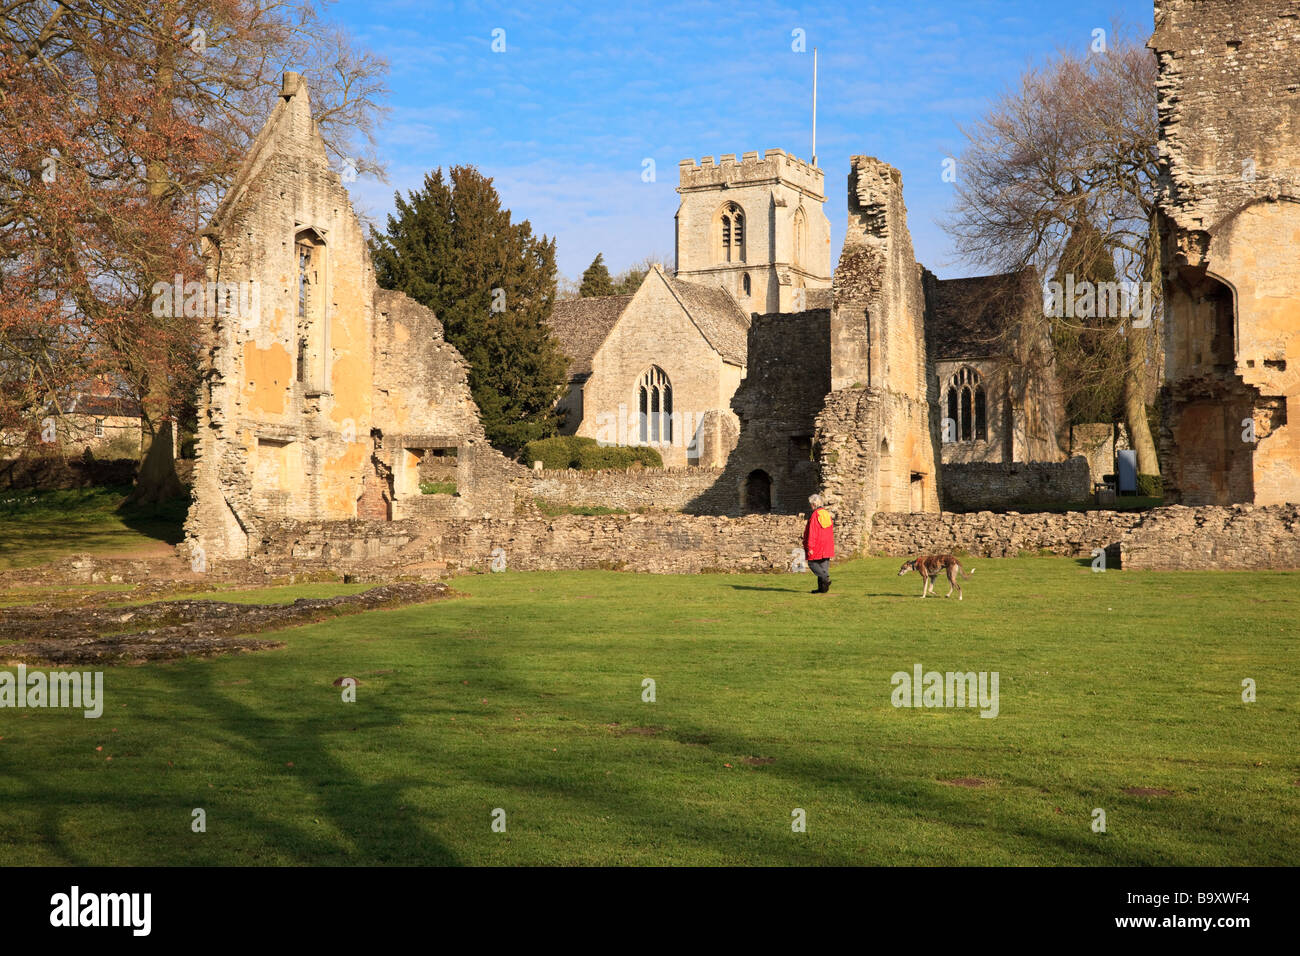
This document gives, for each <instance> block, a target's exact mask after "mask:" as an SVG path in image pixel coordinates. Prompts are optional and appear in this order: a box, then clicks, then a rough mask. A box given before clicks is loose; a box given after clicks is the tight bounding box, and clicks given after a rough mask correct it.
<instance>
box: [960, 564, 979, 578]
mask: <svg viewBox="0 0 1300 956" xmlns="http://www.w3.org/2000/svg"><path fill="white" fill-rule="evenodd" d="M957 570H958V571H960V572H961V576H962V577H963V578H968V577H970V576H971V575H972V574H974V573H975V569H974V568H971V569H970V574H967V573H966V569H965V568H963V567H962V566H961V565H960V564H959V565H957Z"/></svg>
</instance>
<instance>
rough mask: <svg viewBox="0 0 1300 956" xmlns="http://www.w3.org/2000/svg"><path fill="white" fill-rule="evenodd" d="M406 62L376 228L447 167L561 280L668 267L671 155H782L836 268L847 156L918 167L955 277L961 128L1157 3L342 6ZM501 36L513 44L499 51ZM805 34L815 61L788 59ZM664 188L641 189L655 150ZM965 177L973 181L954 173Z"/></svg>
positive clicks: (910, 174) (398, 0)
mask: <svg viewBox="0 0 1300 956" xmlns="http://www.w3.org/2000/svg"><path fill="white" fill-rule="evenodd" d="M327 15H330V16H332V17H333V18H334V19H336V20H338V21H339V22H341V23H343V24H345V25H346V26H347V27H348V28H349V29H350V30H351V31H352V32H353V34H354V35H355V37H356V38H357V40H358V41H359V42H360V43H361V44H363V45H364V46H366V47H369V48H370V49H371V50H373V51H375V52H377V53H379V54H381V55H383V56H385V57H387V58H388V60H389V61H390V63H391V67H392V75H391V77H390V87H391V90H392V95H391V98H390V100H389V105H390V106H391V107H392V112H391V113H390V115H389V116H388V118H387V121H386V122H385V124H384V126H383V127H382V128H381V129H380V130H379V134H378V145H379V154H380V158H381V159H382V160H383V161H384V162H385V163H386V164H387V167H388V176H389V182H388V183H387V184H384V183H380V182H378V181H376V180H373V179H367V178H362V179H359V180H358V181H357V182H355V183H352V184H351V186H350V188H351V191H352V195H353V198H354V201H355V202H356V204H357V205H358V207H359V208H361V209H363V210H365V211H367V212H368V213H370V214H371V215H373V216H376V217H377V218H378V220H379V221H380V222H381V223H382V222H383V221H384V217H386V216H387V214H388V213H389V212H390V211H391V210H392V206H393V202H392V198H393V192H394V190H395V189H397V190H402V191H403V193H405V192H406V191H407V190H409V189H413V188H416V187H417V186H418V185H419V184H420V183H421V181H422V178H423V176H424V173H425V172H426V171H427V170H430V169H433V168H434V167H438V166H441V167H444V168H446V167H448V166H450V165H453V164H458V163H467V164H471V165H474V166H477V167H478V168H479V169H481V170H482V171H483V172H484V173H485V174H486V175H488V176H491V177H492V178H493V179H494V180H495V183H496V186H497V189H498V190H499V192H500V193H501V195H502V197H503V200H504V202H505V205H507V206H508V207H509V208H510V209H511V210H512V212H513V213H514V217H515V219H516V220H518V219H528V220H530V221H531V222H532V225H533V229H534V231H535V232H538V233H546V234H547V235H551V236H555V237H557V240H558V246H557V251H558V259H559V266H560V271H561V273H562V274H564V275H566V276H568V277H570V278H577V277H578V276H580V275H581V273H582V270H583V269H585V268H586V266H587V264H588V263H590V261H591V260H592V258H593V257H594V256H595V255H596V253H597V252H603V253H604V254H605V260H606V262H607V263H608V264H609V266H610V269H611V271H613V272H617V271H619V270H621V269H623V268H625V267H626V266H628V265H629V264H631V263H633V262H635V261H638V260H640V259H641V258H643V257H645V256H647V255H656V256H658V257H660V258H662V259H663V261H664V262H666V263H668V264H671V263H672V258H673V215H674V213H675V212H676V210H677V203H678V196H677V193H676V191H675V189H676V186H677V164H678V162H679V161H680V160H682V159H686V158H688V157H693V158H695V159H696V160H699V159H700V158H701V157H703V156H706V155H712V156H715V157H716V156H719V155H721V154H723V153H735V154H736V155H737V156H739V155H740V154H741V153H743V152H746V151H749V150H758V151H760V152H761V151H764V150H767V149H769V148H772V147H778V148H781V149H784V150H786V151H788V152H791V153H794V154H795V155H797V156H799V157H801V158H804V159H807V158H809V153H810V152H811V149H810V145H811V89H812V49H813V47H814V46H816V47H817V48H818V51H819V80H818V109H817V153H818V162H819V165H820V166H821V167H822V168H823V169H824V170H825V171H826V193H827V201H826V214H827V216H828V217H829V218H830V221H831V235H832V246H833V252H832V256H833V258H832V265H833V264H834V260H835V259H836V258H838V255H839V246H840V243H841V241H842V240H843V237H844V227H845V215H846V213H845V209H846V206H845V202H846V198H845V189H846V178H847V176H848V170H849V157H850V156H851V155H853V154H855V153H866V154H868V155H872V156H877V157H879V158H880V159H883V160H885V161H886V162H888V163H891V164H893V165H894V166H896V167H898V168H899V169H900V170H901V171H902V173H903V186H904V198H905V200H906V202H907V207H908V220H909V225H910V227H911V231H912V238H913V242H914V244H915V247H916V255H917V259H918V260H919V261H920V262H921V263H923V264H924V265H925V266H927V267H928V268H929V269H931V270H932V271H933V272H935V273H936V274H938V275H939V276H941V277H949V276H960V275H971V274H978V273H980V272H981V271H984V270H982V269H981V268H980V267H979V266H978V265H966V264H964V263H962V262H960V261H958V260H956V258H955V256H954V255H953V252H952V248H951V244H950V243H949V241H948V239H947V237H946V235H945V234H944V232H943V230H942V229H941V228H940V226H939V219H940V218H941V217H942V216H943V214H944V213H945V211H946V210H947V208H948V205H949V202H950V200H951V190H952V185H951V184H949V183H945V182H944V181H943V177H942V171H943V160H944V159H945V158H946V157H948V156H957V155H960V152H961V148H962V135H961V132H960V128H959V127H960V126H962V125H966V124H969V123H971V122H972V121H974V120H976V119H977V118H979V116H980V115H981V114H982V113H983V111H984V110H985V108H986V106H987V104H988V103H989V101H990V99H991V98H992V97H996V96H997V95H998V94H999V93H1000V92H1001V91H1003V90H1004V89H1005V88H1007V87H1008V86H1013V85H1014V84H1015V83H1016V82H1017V80H1018V78H1019V76H1020V74H1021V72H1022V71H1023V70H1024V68H1025V67H1026V66H1027V65H1028V64H1030V63H1031V62H1041V61H1042V60H1043V59H1044V58H1046V57H1047V56H1049V55H1050V54H1051V53H1052V52H1053V51H1055V50H1057V49H1058V48H1061V47H1071V48H1074V49H1076V50H1079V51H1080V52H1083V51H1086V49H1087V48H1088V46H1089V44H1090V43H1091V42H1092V39H1093V31H1094V30H1095V29H1104V30H1106V31H1107V36H1108V37H1109V36H1110V35H1111V34H1112V26H1113V24H1114V23H1115V22H1119V23H1121V24H1126V25H1129V26H1131V27H1133V28H1135V29H1136V30H1138V31H1140V32H1141V33H1142V35H1143V36H1146V35H1148V34H1149V33H1150V29H1151V18H1152V4H1151V0H1073V2H1070V3H1068V4H1060V3H1056V2H1055V0H949V2H933V0H932V2H926V0H915V2H906V3H862V4H856V3H852V2H849V3H840V4H835V5H829V4H827V5H823V6H818V5H813V4H808V5H800V4H789V3H781V2H773V0H731V2H725V3H722V2H714V0H684V2H681V0H661V2H653V3H645V2H636V3H627V2H622V0H606V2H587V0H582V2H565V0H558V2H554V3H546V2H538V3H534V2H521V0H516V2H513V3H501V2H487V0H484V2H466V3H422V2H418V0H366V2H360V0H339V2H338V3H336V4H334V5H333V6H332V7H331V8H330V13H329V14H327ZM498 29H499V30H504V31H505V34H504V39H505V52H504V53H496V52H493V50H492V43H493V31H494V30H498ZM796 29H801V30H803V31H804V35H805V37H806V40H805V42H806V45H807V52H806V53H802V54H801V53H796V52H794V51H793V50H792V48H791V47H792V43H793V42H794V40H793V37H792V31H794V30H796ZM646 159H653V160H654V163H655V173H656V178H655V181H654V182H649V183H647V182H644V181H643V177H642V171H643V169H644V168H645V165H644V161H645V160H646ZM960 174H961V170H960V167H958V168H957V175H958V176H959V177H960Z"/></svg>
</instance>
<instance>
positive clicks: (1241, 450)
mask: <svg viewBox="0 0 1300 956" xmlns="http://www.w3.org/2000/svg"><path fill="white" fill-rule="evenodd" d="M1168 288H1169V299H1168V302H1167V305H1166V314H1167V315H1169V317H1170V319H1171V321H1169V323H1168V332H1167V334H1168V335H1170V336H1171V338H1172V341H1171V344H1172V348H1171V349H1170V352H1171V361H1170V363H1169V372H1170V380H1171V385H1170V386H1169V389H1168V393H1167V394H1168V402H1167V405H1166V411H1165V418H1166V429H1167V436H1166V440H1165V442H1163V443H1162V444H1164V446H1165V447H1164V448H1163V451H1164V458H1165V462H1164V464H1165V471H1166V490H1167V492H1171V494H1169V495H1168V499H1169V502H1170V503H1178V504H1183V505H1231V504H1237V503H1239V502H1250V501H1253V500H1254V496H1255V490H1254V470H1255V462H1254V456H1255V451H1256V445H1255V443H1254V442H1252V441H1249V440H1244V439H1243V427H1244V424H1243V423H1245V422H1246V421H1248V420H1249V419H1251V418H1253V417H1254V409H1255V404H1256V401H1257V395H1258V392H1257V390H1256V389H1255V388H1253V387H1252V386H1249V385H1247V384H1246V383H1245V382H1244V381H1243V380H1242V378H1241V376H1240V375H1239V374H1238V372H1237V335H1238V329H1237V314H1236V313H1237V309H1236V292H1235V290H1234V289H1233V288H1232V286H1231V285H1229V284H1228V283H1227V282H1224V281H1222V280H1220V279H1219V278H1217V277H1216V276H1213V275H1211V274H1209V273H1202V272H1198V271H1196V270H1188V269H1183V270H1180V271H1179V273H1178V276H1177V278H1176V279H1175V280H1174V281H1173V282H1171V283H1170V284H1169V287H1168Z"/></svg>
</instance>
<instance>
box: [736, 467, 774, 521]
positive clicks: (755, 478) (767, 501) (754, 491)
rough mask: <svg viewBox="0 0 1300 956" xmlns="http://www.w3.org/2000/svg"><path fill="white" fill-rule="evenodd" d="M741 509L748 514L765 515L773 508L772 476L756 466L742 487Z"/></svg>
mask: <svg viewBox="0 0 1300 956" xmlns="http://www.w3.org/2000/svg"><path fill="white" fill-rule="evenodd" d="M740 510H741V511H742V512H743V513H744V514H747V515H765V514H768V513H769V512H771V510H772V476H771V475H769V474H768V473H767V472H765V471H763V470H762V469H761V468H755V469H754V470H753V471H751V472H750V473H749V474H748V475H747V476H746V477H745V483H744V485H742V486H741V489H740Z"/></svg>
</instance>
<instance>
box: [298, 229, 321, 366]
mask: <svg viewBox="0 0 1300 956" xmlns="http://www.w3.org/2000/svg"><path fill="white" fill-rule="evenodd" d="M293 251H294V258H295V259H296V261H297V267H298V322H297V339H298V341H297V357H298V361H297V378H298V381H300V382H302V383H304V384H306V385H308V386H309V387H316V388H319V387H321V386H323V385H324V379H325V341H326V339H325V298H326V293H325V241H324V240H323V239H322V238H321V237H320V235H319V234H318V233H317V232H316V230H314V229H303V230H301V231H300V232H299V233H298V234H297V235H295V236H294V240H293Z"/></svg>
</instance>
